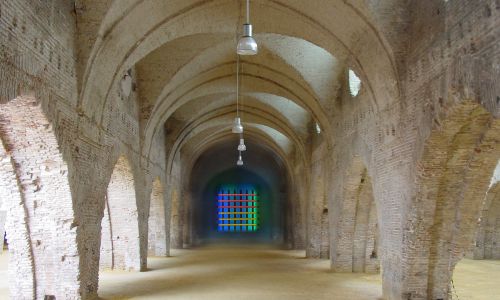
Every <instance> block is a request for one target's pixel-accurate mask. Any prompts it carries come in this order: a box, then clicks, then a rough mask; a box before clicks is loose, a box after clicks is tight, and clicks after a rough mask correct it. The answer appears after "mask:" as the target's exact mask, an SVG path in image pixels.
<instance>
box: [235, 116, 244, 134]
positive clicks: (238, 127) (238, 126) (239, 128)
mask: <svg viewBox="0 0 500 300" xmlns="http://www.w3.org/2000/svg"><path fill="white" fill-rule="evenodd" d="M232 131H233V133H243V125H241V119H240V117H236V118H234V123H233V129H232Z"/></svg>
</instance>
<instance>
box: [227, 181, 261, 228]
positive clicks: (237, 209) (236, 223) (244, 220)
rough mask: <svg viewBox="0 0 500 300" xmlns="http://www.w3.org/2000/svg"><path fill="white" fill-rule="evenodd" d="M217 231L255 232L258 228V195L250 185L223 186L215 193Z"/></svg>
mask: <svg viewBox="0 0 500 300" xmlns="http://www.w3.org/2000/svg"><path fill="white" fill-rule="evenodd" d="M217 214H218V218H217V220H218V227H217V231H219V232H255V231H257V230H258V228H259V196H258V194H257V189H255V188H254V187H253V186H252V185H240V186H223V187H221V188H220V189H219V191H218V194H217Z"/></svg>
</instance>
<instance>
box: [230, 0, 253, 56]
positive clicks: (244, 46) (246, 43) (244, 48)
mask: <svg viewBox="0 0 500 300" xmlns="http://www.w3.org/2000/svg"><path fill="white" fill-rule="evenodd" d="M246 13H247V20H246V23H245V24H243V36H242V37H241V38H240V40H239V41H238V46H237V47H236V53H238V55H256V54H257V53H258V52H259V48H258V46H257V42H256V41H255V39H254V38H253V37H252V24H250V0H247V12H246Z"/></svg>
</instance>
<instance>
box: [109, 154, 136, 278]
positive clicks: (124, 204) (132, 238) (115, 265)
mask: <svg viewBox="0 0 500 300" xmlns="http://www.w3.org/2000/svg"><path fill="white" fill-rule="evenodd" d="M106 208H107V209H105V212H104V213H105V215H104V218H103V219H102V224H103V225H102V230H103V234H102V235H101V236H102V239H103V240H104V238H106V237H107V238H110V240H109V242H108V241H105V242H104V243H101V264H102V265H103V267H110V268H112V269H121V270H140V269H141V262H140V250H139V224H138V222H139V219H138V213H137V207H136V196H135V190H134V177H133V175H132V170H131V169H130V164H129V163H128V162H127V159H126V158H125V157H123V156H121V157H120V158H119V159H118V161H117V162H116V166H115V170H114V171H113V175H111V180H110V182H109V186H108V196H107V199H106Z"/></svg>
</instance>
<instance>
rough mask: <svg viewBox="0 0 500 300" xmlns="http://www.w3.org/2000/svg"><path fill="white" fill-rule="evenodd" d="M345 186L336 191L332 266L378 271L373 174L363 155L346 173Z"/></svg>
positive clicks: (335, 267)
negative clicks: (370, 172)
mask: <svg viewBox="0 0 500 300" xmlns="http://www.w3.org/2000/svg"><path fill="white" fill-rule="evenodd" d="M343 176H344V177H343V178H342V180H343V187H344V188H343V189H342V190H340V191H335V196H334V198H335V199H334V202H335V204H336V205H335V206H334V207H336V208H337V209H336V210H335V211H334V213H333V214H332V217H331V219H330V222H331V223H332V224H333V227H332V229H333V230H332V236H331V249H332V250H331V258H330V259H331V266H332V269H333V270H334V271H337V272H357V273H361V272H367V273H378V272H379V270H380V262H379V259H378V252H379V249H378V244H379V242H378V239H379V234H378V226H377V223H378V220H377V208H376V202H375V198H374V195H373V187H372V181H371V177H370V175H369V174H368V171H367V169H366V167H365V164H364V163H363V161H362V159H361V158H360V157H359V156H355V157H353V159H352V161H351V163H350V166H349V167H348V168H347V169H346V172H345V174H344V175H343Z"/></svg>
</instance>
